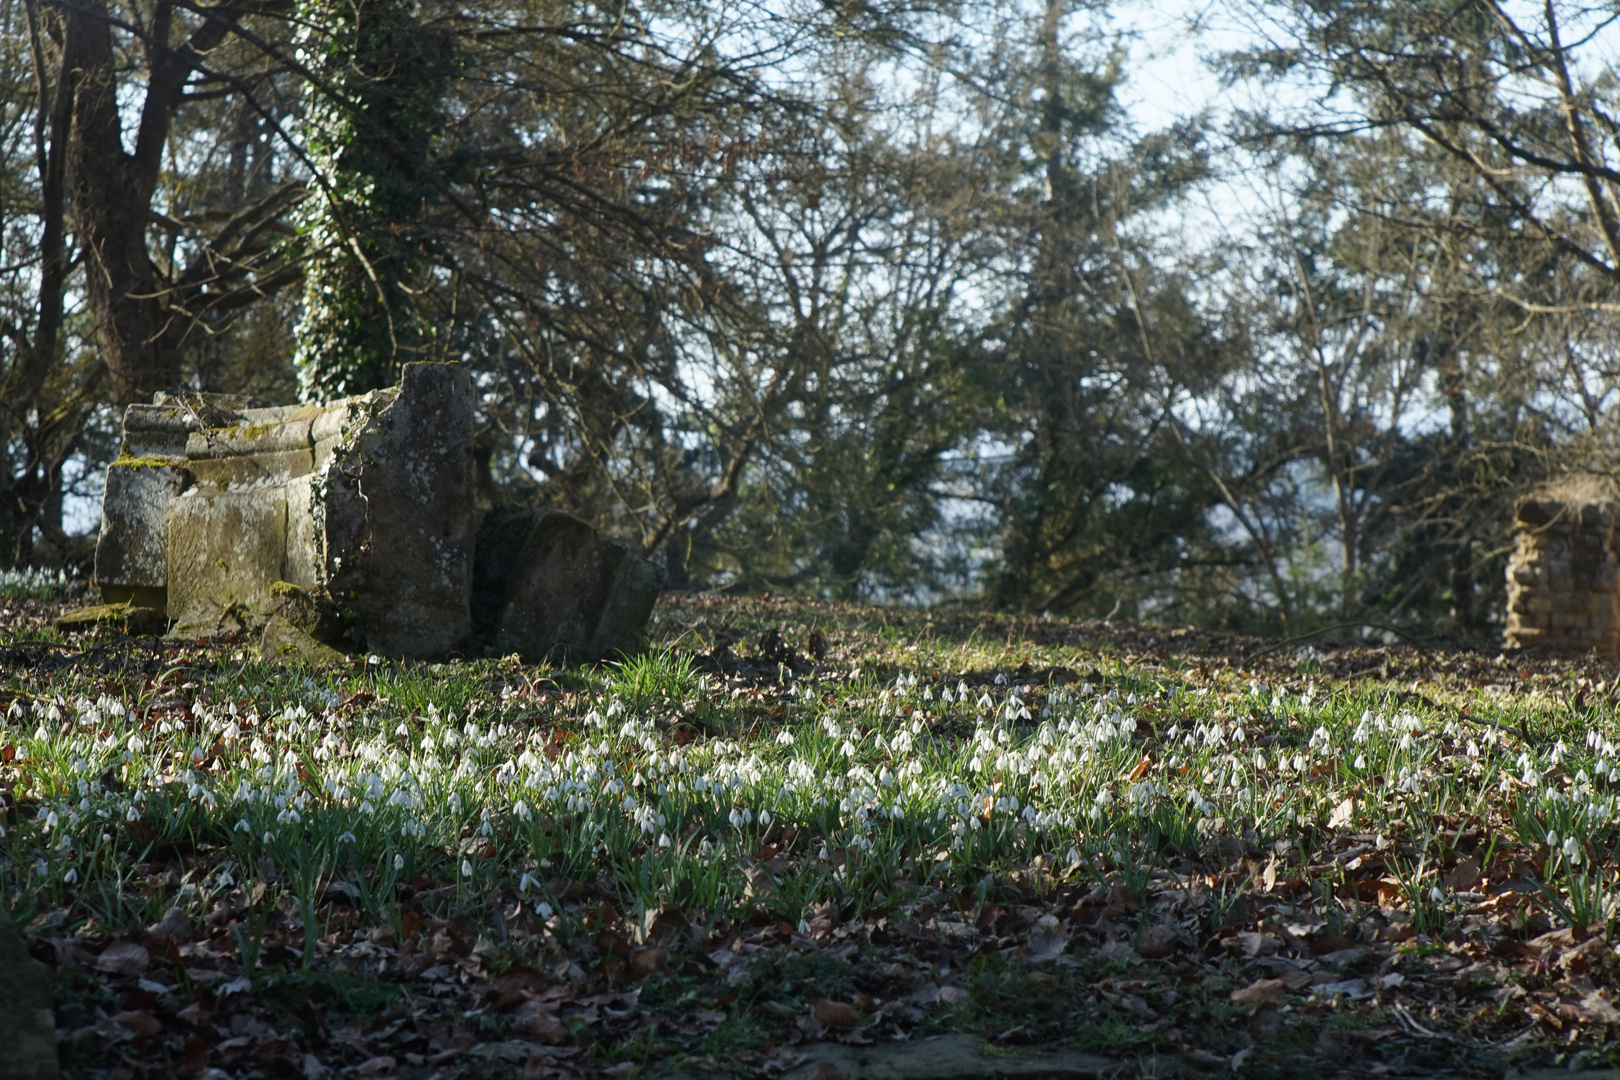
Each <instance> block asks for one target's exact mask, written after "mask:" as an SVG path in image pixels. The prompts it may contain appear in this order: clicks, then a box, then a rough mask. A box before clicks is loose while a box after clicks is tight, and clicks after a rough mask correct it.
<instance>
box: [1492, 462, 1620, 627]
mask: <svg viewBox="0 0 1620 1080" xmlns="http://www.w3.org/2000/svg"><path fill="white" fill-rule="evenodd" d="M1514 527H1515V536H1514V548H1513V553H1512V555H1511V557H1510V558H1509V561H1508V569H1507V585H1508V592H1507V632H1506V640H1507V645H1508V647H1509V648H1528V647H1531V646H1535V647H1538V648H1544V649H1552V650H1556V651H1560V652H1576V653H1589V652H1595V653H1596V654H1598V655H1599V656H1602V657H1605V658H1608V659H1620V587H1617V582H1620V500H1617V499H1616V498H1615V497H1614V496H1613V495H1612V493H1609V492H1607V491H1604V490H1601V489H1596V488H1592V487H1589V488H1587V489H1584V490H1574V491H1571V490H1565V491H1562V492H1561V491H1560V490H1559V489H1557V488H1554V489H1552V490H1550V491H1548V492H1546V493H1543V494H1541V495H1538V496H1536V497H1534V498H1530V499H1526V500H1525V501H1524V502H1522V503H1521V504H1520V505H1519V507H1518V511H1517V514H1516V518H1515V522H1514Z"/></svg>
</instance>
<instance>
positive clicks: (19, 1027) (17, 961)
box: [0, 911, 61, 1080]
mask: <svg viewBox="0 0 1620 1080" xmlns="http://www.w3.org/2000/svg"><path fill="white" fill-rule="evenodd" d="M60 1075H61V1066H60V1064H59V1063H58V1061H57V1056H56V1014H55V1012H54V1011H53V1008H52V1002H51V979H50V976H49V975H47V974H46V973H45V969H44V968H42V967H40V966H39V964H37V963H35V962H34V958H33V957H31V956H29V955H28V949H27V948H26V947H25V946H24V945H23V940H22V935H21V934H19V933H17V928H16V927H15V926H14V925H12V922H11V919H10V918H9V917H8V916H7V915H6V913H5V912H3V911H0V1080H56V1078H57V1077H59V1076H60Z"/></svg>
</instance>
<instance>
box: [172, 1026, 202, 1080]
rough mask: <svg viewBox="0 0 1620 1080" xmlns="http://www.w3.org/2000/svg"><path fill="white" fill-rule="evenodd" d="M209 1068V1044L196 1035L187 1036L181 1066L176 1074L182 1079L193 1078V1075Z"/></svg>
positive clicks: (189, 1079) (188, 1079)
mask: <svg viewBox="0 0 1620 1080" xmlns="http://www.w3.org/2000/svg"><path fill="white" fill-rule="evenodd" d="M206 1068H208V1044H207V1043H206V1042H204V1041H203V1040H202V1038H201V1037H199V1036H196V1035H187V1036H186V1048H185V1050H183V1051H182V1052H181V1058H180V1068H179V1069H178V1070H177V1071H176V1073H175V1075H176V1076H178V1077H180V1080H191V1078H192V1077H193V1076H196V1075H197V1074H198V1073H200V1072H202V1071H203V1070H204V1069H206Z"/></svg>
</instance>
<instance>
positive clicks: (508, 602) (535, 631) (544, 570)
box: [470, 508, 665, 660]
mask: <svg viewBox="0 0 1620 1080" xmlns="http://www.w3.org/2000/svg"><path fill="white" fill-rule="evenodd" d="M477 553H478V554H477V563H476V566H475V570H474V577H473V610H474V613H475V618H476V620H477V621H476V624H475V626H474V632H473V641H474V648H473V649H472V650H470V651H474V652H483V653H484V654H485V655H494V656H506V655H510V654H512V653H516V654H518V655H520V656H522V657H523V658H525V659H527V660H542V659H545V658H547V657H550V656H553V655H557V654H561V655H563V656H566V657H568V658H572V659H583V660H599V659H604V658H606V657H609V656H613V655H615V654H620V653H630V652H634V651H635V650H636V649H637V648H639V647H640V645H641V634H642V630H643V628H644V627H645V626H646V625H647V618H648V616H649V615H651V614H652V609H653V605H654V604H655V603H656V602H657V600H658V593H659V590H660V589H662V588H663V585H664V576H665V575H664V569H663V568H662V567H660V566H658V565H656V564H654V563H651V562H648V561H647V560H646V559H642V558H640V557H638V556H636V555H633V554H631V553H630V551H629V550H628V549H627V548H626V547H625V546H624V545H623V544H619V543H615V542H614V541H612V540H609V539H607V538H606V537H604V536H602V535H601V534H600V533H598V532H597V531H596V530H595V529H593V528H592V527H591V526H590V525H588V524H586V523H585V522H583V521H581V520H579V519H578V518H576V517H573V516H572V515H569V514H565V513H562V512H561V511H558V510H533V509H528V508H515V509H514V508H498V509H496V510H492V511H490V512H489V514H488V515H487V516H486V517H485V519H484V524H483V527H482V528H481V529H480V530H479V534H478V549H477Z"/></svg>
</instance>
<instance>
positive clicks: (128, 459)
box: [112, 454, 186, 469]
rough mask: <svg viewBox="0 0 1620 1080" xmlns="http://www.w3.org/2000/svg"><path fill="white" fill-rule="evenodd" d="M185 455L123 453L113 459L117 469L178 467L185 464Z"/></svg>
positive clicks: (113, 465)
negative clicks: (162, 455) (161, 455)
mask: <svg viewBox="0 0 1620 1080" xmlns="http://www.w3.org/2000/svg"><path fill="white" fill-rule="evenodd" d="M185 463H186V459H185V458H183V457H180V458H175V457H160V456H158V455H156V454H147V455H144V456H141V457H137V456H135V455H134V454H121V455H119V456H118V457H117V458H116V459H114V460H113V463H112V467H113V468H115V469H178V468H180V467H181V466H183V465H185Z"/></svg>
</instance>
